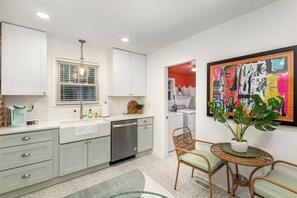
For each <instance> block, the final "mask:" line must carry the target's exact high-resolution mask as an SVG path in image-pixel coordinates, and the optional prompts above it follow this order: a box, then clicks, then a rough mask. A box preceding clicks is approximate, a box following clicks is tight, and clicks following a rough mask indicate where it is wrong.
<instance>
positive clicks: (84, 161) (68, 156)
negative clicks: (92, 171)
mask: <svg viewBox="0 0 297 198" xmlns="http://www.w3.org/2000/svg"><path fill="white" fill-rule="evenodd" d="M109 161H110V136H108V137H102V138H95V139H89V140H84V141H79V142H73V143H68V144H62V145H60V171H59V176H63V175H67V174H70V173H74V172H77V171H80V170H83V169H86V168H90V167H93V166H97V165H100V164H104V163H107V162H109Z"/></svg>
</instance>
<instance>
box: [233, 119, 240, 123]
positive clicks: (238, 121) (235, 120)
mask: <svg viewBox="0 0 297 198" xmlns="http://www.w3.org/2000/svg"><path fill="white" fill-rule="evenodd" d="M233 120H234V122H235V123H236V124H241V121H240V119H239V118H237V117H233Z"/></svg>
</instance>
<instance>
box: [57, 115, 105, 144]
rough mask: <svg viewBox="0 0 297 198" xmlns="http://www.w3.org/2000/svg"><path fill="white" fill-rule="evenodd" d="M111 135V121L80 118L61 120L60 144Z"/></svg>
mask: <svg viewBox="0 0 297 198" xmlns="http://www.w3.org/2000/svg"><path fill="white" fill-rule="evenodd" d="M108 135H110V121H107V120H102V119H100V120H78V121H66V122H61V127H60V132H59V139H60V144H64V143H69V142H76V141H80V140H86V139H92V138H98V137H103V136H108Z"/></svg>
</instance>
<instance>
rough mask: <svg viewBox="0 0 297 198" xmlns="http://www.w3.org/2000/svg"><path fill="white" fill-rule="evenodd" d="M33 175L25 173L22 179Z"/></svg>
mask: <svg viewBox="0 0 297 198" xmlns="http://www.w3.org/2000/svg"><path fill="white" fill-rule="evenodd" d="M30 176H31V175H30V174H25V175H23V176H22V179H26V178H29V177H30Z"/></svg>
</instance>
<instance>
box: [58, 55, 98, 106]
mask: <svg viewBox="0 0 297 198" xmlns="http://www.w3.org/2000/svg"><path fill="white" fill-rule="evenodd" d="M62 64H67V65H71V66H75V67H78V66H79V64H80V62H79V61H76V60H70V59H64V58H57V59H56V68H57V70H56V71H57V72H56V74H55V75H56V76H55V78H56V90H55V92H56V94H55V95H56V96H55V105H56V106H57V107H62V106H73V105H79V104H80V102H81V101H82V102H83V103H84V104H89V105H91V104H96V105H98V104H100V88H101V85H100V84H101V83H102V82H101V78H100V77H101V75H100V74H101V73H102V72H101V67H100V65H99V64H97V63H91V62H87V61H85V62H84V64H85V65H86V66H87V67H93V68H94V69H95V77H94V80H95V83H94V84H87V83H86V84H84V83H77V84H76V83H65V82H61V75H60V69H61V65H62ZM62 84H65V85H70V86H77V87H81V86H88V87H92V86H93V87H95V90H96V91H95V97H96V98H95V101H89V100H79V101H61V100H60V98H61V85H62Z"/></svg>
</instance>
